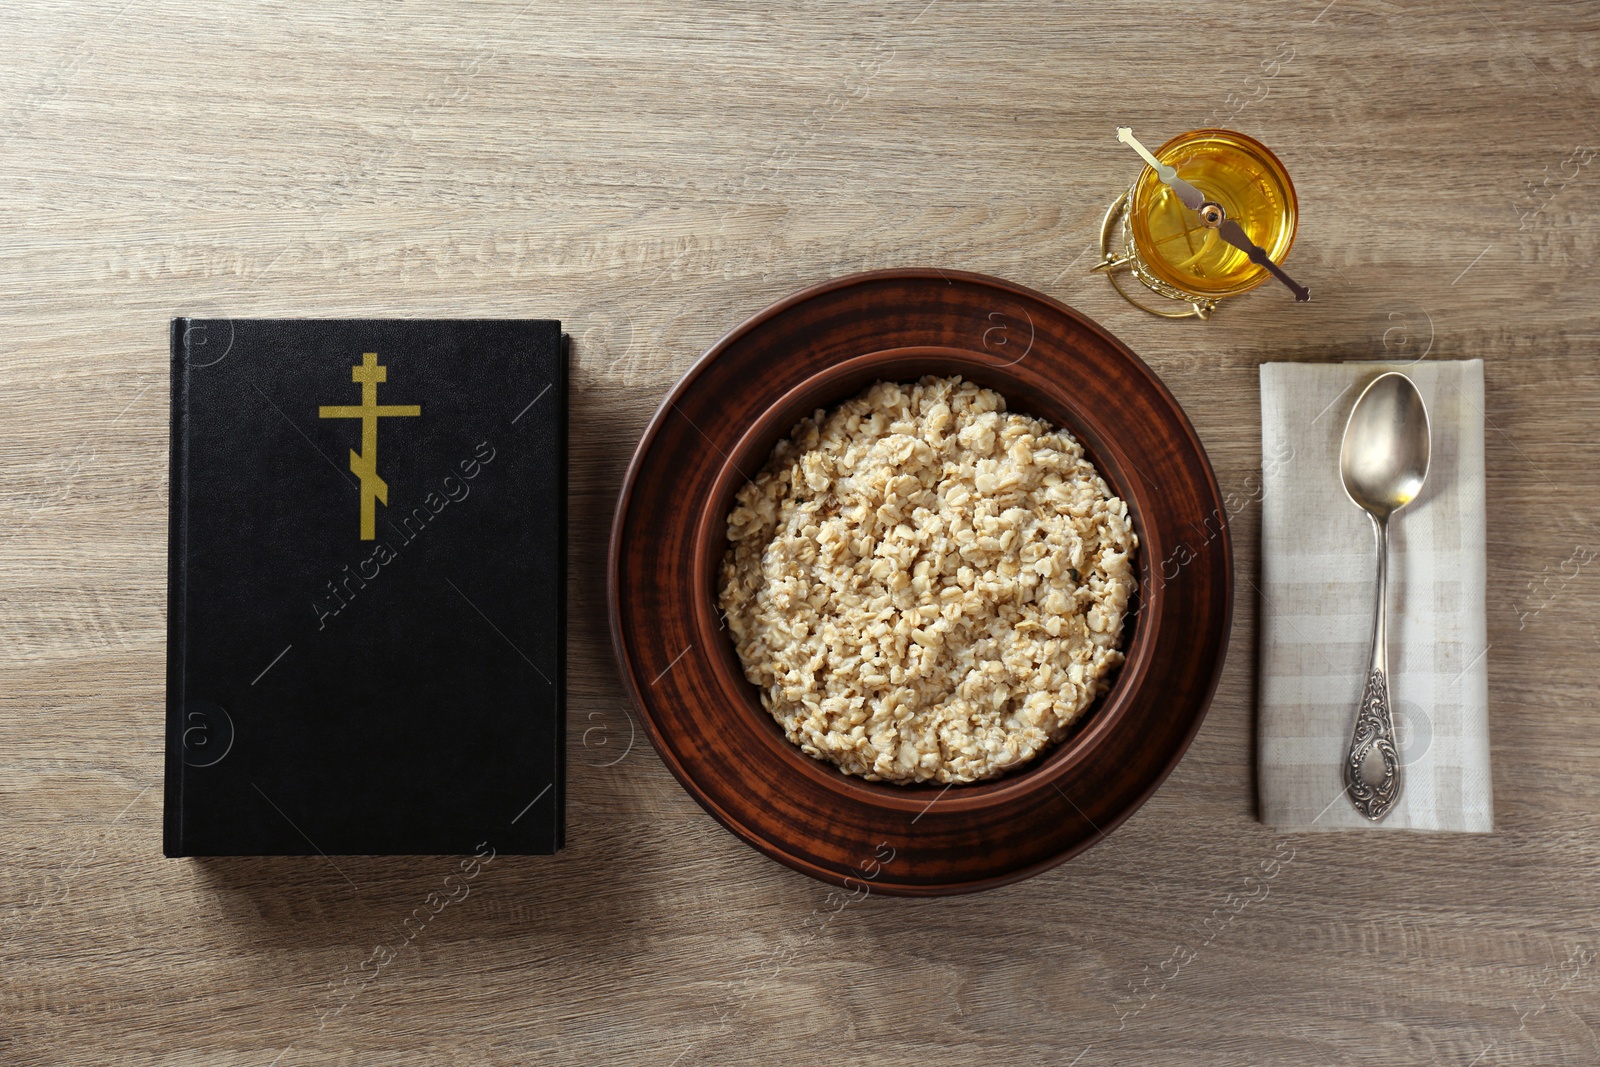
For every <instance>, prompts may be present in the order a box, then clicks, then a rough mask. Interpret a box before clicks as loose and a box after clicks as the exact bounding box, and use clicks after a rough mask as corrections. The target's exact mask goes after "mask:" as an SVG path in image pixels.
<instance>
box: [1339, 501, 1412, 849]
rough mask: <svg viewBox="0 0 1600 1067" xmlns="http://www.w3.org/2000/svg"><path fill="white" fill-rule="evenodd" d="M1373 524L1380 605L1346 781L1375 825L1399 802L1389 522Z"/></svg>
mask: <svg viewBox="0 0 1600 1067" xmlns="http://www.w3.org/2000/svg"><path fill="white" fill-rule="evenodd" d="M1373 525H1374V526H1375V527H1377V531H1378V605H1377V613H1376V618H1375V619H1374V620H1373V624H1372V662H1371V666H1370V667H1368V669H1367V683H1366V686H1365V687H1364V688H1363V690H1362V693H1361V704H1360V706H1359V707H1358V708H1356V726H1355V731H1354V732H1353V733H1352V734H1351V736H1350V756H1349V758H1348V759H1346V760H1345V764H1344V781H1345V787H1346V788H1347V789H1348V790H1349V792H1350V802H1351V803H1352V804H1354V805H1355V806H1356V810H1357V811H1359V812H1360V813H1361V814H1363V815H1365V816H1366V817H1367V818H1369V819H1371V820H1372V821H1373V822H1377V821H1378V820H1380V819H1382V818H1383V817H1384V816H1385V815H1387V814H1389V809H1390V808H1392V807H1394V802H1395V801H1396V800H1398V799H1400V755H1399V753H1398V752H1397V751H1396V749H1395V744H1394V715H1393V712H1392V711H1391V708H1390V704H1389V626H1388V622H1389V618H1388V616H1389V608H1388V601H1389V595H1388V594H1389V589H1388V585H1389V524H1388V523H1387V522H1385V521H1383V520H1381V519H1378V518H1377V517H1376V516H1374V517H1373ZM1373 749H1377V751H1378V756H1379V758H1380V759H1382V760H1383V778H1382V780H1381V781H1379V782H1378V783H1377V784H1376V785H1369V784H1368V783H1367V780H1366V778H1365V777H1364V776H1363V774H1362V768H1363V767H1364V766H1365V765H1366V762H1367V756H1368V754H1370V753H1371V752H1372V751H1373Z"/></svg>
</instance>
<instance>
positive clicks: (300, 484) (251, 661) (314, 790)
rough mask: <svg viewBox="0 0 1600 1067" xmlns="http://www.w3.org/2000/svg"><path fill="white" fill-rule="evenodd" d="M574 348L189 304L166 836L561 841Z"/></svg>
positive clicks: (447, 325)
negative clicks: (213, 315) (256, 316)
mask: <svg viewBox="0 0 1600 1067" xmlns="http://www.w3.org/2000/svg"><path fill="white" fill-rule="evenodd" d="M565 357H566V351H565V338H564V337H562V335H561V327H560V324H559V323H556V322H546V321H516V320H503V321H502V320H412V321H403V320H365V319H361V320H301V319H284V320H232V321H230V320H225V319H221V320H200V319H176V320H174V321H173V323H172V469H171V497H170V505H169V507H170V523H171V526H170V541H169V545H168V552H169V556H168V604H167V763H166V811H165V835H164V836H165V842H164V844H165V851H166V854H167V855H169V856H191V855H315V854H318V853H321V854H324V855H333V854H339V853H368V854H467V853H473V852H476V851H478V850H479V848H480V846H482V845H484V844H487V845H488V846H489V847H491V848H493V849H495V850H496V851H497V852H500V853H549V852H554V851H556V850H557V849H559V848H560V847H561V845H562V835H563V828H564V782H563V775H564V770H565V767H564V760H565V718H566V716H565V681H566V678H565V659H566V657H565V649H564V631H565V603H566V580H565V575H566V565H565V560H566V544H565V541H566V533H565V531H566V401H567V376H566V358H565Z"/></svg>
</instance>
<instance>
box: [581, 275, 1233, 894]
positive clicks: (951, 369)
mask: <svg viewBox="0 0 1600 1067" xmlns="http://www.w3.org/2000/svg"><path fill="white" fill-rule="evenodd" d="M927 374H935V375H945V376H948V375H960V376H962V377H963V378H966V379H968V380H971V381H974V382H976V383H978V384H979V385H983V386H987V387H989V388H991V389H994V390H995V391H997V392H999V393H1000V394H1001V395H1003V396H1004V397H1005V398H1006V401H1007V407H1008V408H1009V409H1010V410H1014V411H1022V412H1026V413H1027V414H1030V415H1034V416H1037V417H1040V418H1043V419H1046V420H1048V421H1049V422H1051V423H1053V424H1054V425H1056V426H1059V427H1061V428H1063V429H1066V430H1068V431H1069V432H1071V433H1072V434H1073V435H1074V436H1075V437H1076V438H1077V439H1078V440H1079V442H1081V443H1082V444H1083V446H1084V448H1085V450H1086V451H1087V452H1088V454H1089V456H1090V458H1091V459H1092V460H1093V462H1094V464H1095V466H1096V468H1097V469H1098V470H1099V472H1100V473H1101V475H1102V477H1104V478H1105V480H1106V482H1107V484H1108V485H1110V486H1111V488H1112V490H1113V491H1114V492H1116V493H1117V494H1118V495H1119V496H1121V497H1122V498H1123V499H1124V500H1126V501H1127V502H1128V505H1129V511H1130V514H1131V516H1132V519H1133V525H1134V529H1135V531H1136V532H1137V533H1138V535H1139V540H1140V547H1139V552H1138V559H1137V564H1138V572H1139V576H1140V592H1139V595H1138V597H1137V599H1136V601H1135V603H1134V605H1133V606H1132V608H1131V609H1130V622H1129V624H1128V625H1127V627H1125V629H1124V634H1123V649H1124V651H1125V653H1126V656H1127V662H1126V663H1125V664H1124V665H1123V667H1122V668H1121V669H1120V671H1119V672H1118V673H1117V674H1116V675H1115V676H1114V681H1113V684H1112V687H1111V690H1110V691H1109V692H1108V693H1107V694H1106V695H1105V696H1103V697H1102V698H1101V699H1100V700H1098V701H1097V702H1096V703H1095V705H1094V706H1093V707H1091V708H1090V709H1089V711H1088V712H1087V713H1086V714H1085V715H1084V716H1083V717H1082V718H1081V719H1080V720H1079V722H1078V723H1077V724H1075V726H1074V729H1073V731H1072V733H1070V734H1069V736H1068V737H1067V738H1066V739H1064V740H1063V741H1062V742H1061V743H1059V744H1057V745H1056V746H1054V747H1052V748H1051V749H1049V750H1047V751H1046V752H1045V753H1043V754H1041V755H1040V756H1039V757H1038V758H1036V759H1035V760H1034V761H1033V762H1032V763H1030V764H1027V765H1025V766H1024V767H1021V768H1018V769H1017V770H1015V771H1012V772H1011V773H1010V774H1007V775H1005V776H1003V777H1000V778H997V779H993V780H990V781H985V782H978V783H973V784H968V785H955V786H942V785H917V786H901V785H894V784H891V783H884V782H868V781H866V780H864V779H861V778H858V777H855V776H852V775H846V774H843V773H842V772H840V771H838V770H837V769H836V768H834V767H833V765H832V764H829V763H824V762H821V761H819V760H815V759H812V758H811V757H809V756H807V755H805V754H804V753H803V752H801V751H800V750H799V749H798V748H797V747H795V746H794V745H792V744H790V743H789V742H788V741H787V740H786V739H785V738H784V736H783V732H782V730H781V729H780V728H779V726H778V724H777V723H776V722H775V721H774V720H773V718H772V716H771V715H770V714H768V712H767V711H766V710H765V709H764V708H763V707H762V706H761V700H760V694H759V692H758V690H757V689H756V687H755V686H754V685H753V684H751V683H750V682H749V681H747V680H746V679H745V677H744V672H743V670H742V668H741V666H740V664H739V661H738V657H737V655H736V654H735V652H734V648H733V644H732V641H731V639H730V637H729V635H728V633H727V632H726V630H725V628H724V626H723V621H722V619H721V615H720V612H719V610H718V608H717V579H718V571H719V568H720V565H721V562H722V558H723V555H724V553H725V552H726V550H727V545H728V542H727V537H726V523H727V516H728V513H729V511H730V510H731V509H732V505H733V497H734V494H735V493H736V492H737V490H738V489H739V487H740V486H742V485H743V484H744V483H745V480H746V479H747V478H748V477H749V476H751V475H753V474H754V473H756V472H757V471H759V470H760V469H761V468H762V467H763V466H764V465H765V463H766V461H767V458H768V456H769V455H770V454H771V451H772V448H773V446H774V445H775V444H776V443H777V442H778V440H779V439H781V438H782V437H784V436H786V435H787V434H788V433H789V432H790V430H791V429H792V428H793V427H794V425H795V423H796V422H797V421H799V420H800V419H801V418H802V417H804V416H805V415H808V414H810V413H812V412H813V411H815V410H816V409H818V408H827V407H831V406H833V405H835V404H837V403H839V402H841V401H843V400H846V399H849V398H850V397H852V396H855V395H857V394H858V393H860V392H861V391H862V390H863V389H864V388H866V387H867V386H868V385H870V384H871V383H872V382H874V381H879V380H885V381H902V382H909V381H915V380H916V379H917V378H920V377H922V376H923V375H927ZM1223 514H1224V513H1223V510H1222V506H1221V501H1220V497H1219V494H1218V491H1217V486H1216V481H1215V478H1214V476H1213V475H1212V473H1211V470H1210V466H1209V464H1208V462H1207V461H1206V458H1205V454H1204V451H1203V450H1202V449H1201V447H1200V444H1199V441H1198V440H1197V439H1196V438H1195V435H1194V432H1193V429H1192V428H1191V427H1190V426H1189V424H1188V421H1187V419H1185V418H1184V416H1183V414H1182V411H1181V409H1179V408H1178V405H1177V403H1176V402H1175V401H1174V400H1173V399H1172V397H1171V396H1170V394H1168V393H1167V391H1166V390H1165V388H1164V387H1162V386H1161V384H1160V382H1159V380H1157V379H1156V378H1155V376H1154V374H1152V373H1151V372H1150V370H1149V368H1147V367H1145V366H1144V364H1143V363H1142V362H1140V361H1139V359H1138V358H1137V357H1136V356H1134V355H1133V354H1132V353H1131V352H1129V351H1128V350H1127V349H1126V348H1125V347H1123V346H1122V345H1121V344H1120V343H1119V342H1117V341H1115V339H1113V338H1111V337H1110V335H1109V334H1106V333H1104V332H1103V331H1101V330H1100V329H1099V328H1098V327H1097V326H1095V325H1094V324H1093V323H1091V322H1089V321H1088V320H1087V319H1085V318H1083V317H1082V316H1081V315H1079V314H1078V313H1076V312H1074V311H1072V310H1071V309H1069V308H1066V307H1065V306H1063V305H1061V304H1058V303H1056V302H1054V301H1052V300H1050V299H1049V298H1047V297H1044V296H1041V295H1039V294H1037V293H1032V292H1030V291H1028V290H1026V289H1022V288H1020V287H1017V286H1012V285H1010V284H1008V283H1005V282H1000V281H997V280H995V279H989V278H984V277H982V276H979V275H966V274H959V273H956V272H949V271H945V272H938V271H892V272H877V273H875V274H869V275H861V276H857V277H855V278H846V279H840V280H838V281H835V282H830V283H827V284H825V285H821V286H817V287H815V288H813V289H810V290H807V291H805V292H803V293H800V294H798V295H797V296H794V297H791V298H789V299H788V300H786V301H784V302H782V303H780V304H778V305H776V306H774V307H773V308H770V309H768V310H767V311H765V312H762V313H761V314H760V315H757V316H756V317H755V318H754V319H752V320H750V321H749V322H747V323H745V324H744V325H743V326H741V327H739V328H738V329H737V330H735V331H734V332H733V333H731V334H729V335H728V337H726V338H724V339H723V340H722V341H721V342H719V343H718V344H717V345H716V346H715V347H714V348H713V349H712V350H711V351H710V352H709V353H707V355H706V356H705V357H704V358H703V359H702V360H701V361H700V362H699V363H698V364H696V366H695V367H694V368H693V369H691V370H690V372H689V373H688V374H687V375H685V377H684V379H683V380H682V381H681V382H680V383H679V384H678V386H677V387H676V388H675V389H674V390H673V392H672V394H671V395H669V397H668V398H667V400H666V402H665V403H664V404H663V405H662V408H661V410H660V412H658V414H657V416H656V418H655V420H654V421H653V422H652V423H651V426H650V428H649V429H648V430H647V431H646V433H645V436H644V439H643V440H642V441H641V443H640V446H639V450H638V452H637V453H636V455H635V457H634V461H633V464H632V466H631V467H630V468H629V472H628V476H627V479H626V481H625V483H624V486H623V491H622V496H621V499H620V501H619V503H618V507H617V516H616V522H615V525H614V527H613V532H612V542H611V557H610V574H609V577H610V589H609V592H610V609H611V623H612V635H613V640H614V642H615V645H616V651H617V656H618V660H619V663H620V664H621V666H622V670H623V677H624V679H625V681H626V682H627V684H628V687H629V689H630V691H631V693H632V695H633V697H634V700H635V703H636V704H637V706H638V707H639V710H640V712H641V714H642V716H643V720H644V723H645V726H646V730H647V732H648V733H649V735H650V737H651V740H652V742H653V743H654V744H655V746H656V749H657V751H658V752H659V753H660V754H661V756H662V759H663V760H664V761H665V762H666V764H667V766H668V767H669V768H671V769H672V771H673V773H674V774H675V775H677V777H678V778H679V780H680V781H681V782H682V783H683V784H684V786H685V788H686V789H688V791H689V792H690V794H691V795H693V796H694V797H695V799H697V800H698V801H699V802H700V803H701V804H702V805H704V806H705V807H706V809H707V810H708V811H710V812H711V814H712V815H714V816H715V817H716V818H717V819H718V820H720V821H721V822H722V823H723V824H724V825H725V826H727V827H728V828H729V829H730V830H732V831H733V832H734V833H736V834H738V835H739V836H740V837H742V838H743V839H745V840H746V841H748V842H749V843H751V844H752V845H754V846H755V847H757V848H758V849H760V850H762V851H763V852H766V853H767V854H768V855H771V856H773V857H774V858H776V859H778V860H780V861H782V862H784V863H786V864H788V865H789V866H791V867H794V868H795V869H797V870H800V871H803V872H804V873H806V874H810V875H812V876H814V877H818V878H822V879H825V880H827V881H832V882H835V883H838V884H841V885H845V886H846V887H847V888H850V889H852V891H855V892H864V891H872V890H877V891H880V892H889V893H901V894H936V893H952V892H964V891H971V890H975V889H982V888H987V887H990V886H994V885H1001V884H1004V883H1006V882H1010V881H1015V880H1017V879H1019V878H1022V877H1026V876H1027V875H1029V874H1032V873H1035V872H1037V871H1040V870H1043V869H1045V868H1047V867H1050V866H1053V865H1054V864H1056V863H1059V862H1061V861H1062V860H1064V859H1066V858H1067V857H1068V856H1071V855H1072V854H1074V853H1076V852H1078V851H1080V850H1082V849H1083V848H1085V847H1087V846H1088V845H1090V844H1092V843H1093V842H1094V841H1095V840H1097V839H1098V838H1099V837H1101V836H1103V835H1104V834H1105V833H1106V832H1109V830H1110V829H1111V828H1112V827H1114V826H1115V825H1117V824H1118V823H1120V822H1121V821H1122V820H1123V819H1124V818H1126V817H1127V816H1128V815H1130V814H1131V813H1132V812H1133V811H1134V810H1136V809H1137V808H1138V806H1139V805H1140V804H1142V803H1143V801H1144V800H1145V799H1146V798H1147V797H1148V796H1149V795H1150V793H1152V792H1153V791H1154V790H1155V788H1156V786H1157V785H1159V784H1160V782H1161V780H1162V779H1163V778H1165V776H1166V774H1167V773H1168V772H1169V771H1170V770H1171V768H1172V767H1173V766H1174V765H1175V764H1176V762H1177V760H1178V759H1179V757H1181V755H1182V753H1183V751H1184V750H1185V749H1186V748H1187V746H1188V743H1189V741H1190V739H1191V738H1192V737H1193V736H1194V733H1195V731H1196V730H1197V729H1198V728H1199V725H1200V721H1201V719H1202V718H1203V716H1204V713H1205V709H1206V706H1207V704H1208V703H1209V700H1210V696H1211V693H1212V690H1213V689H1214V687H1215V684H1216V680H1217V676H1218V674H1219V673H1220V670H1221V666H1222V657H1223V653H1224V650H1225V649H1226V646H1227V636H1228V629H1229V624H1230V619H1231V603H1232V575H1231V566H1232V563H1231V553H1230V549H1229V542H1228V533H1227V528H1226V524H1225V522H1223V521H1221V516H1222V515H1223Z"/></svg>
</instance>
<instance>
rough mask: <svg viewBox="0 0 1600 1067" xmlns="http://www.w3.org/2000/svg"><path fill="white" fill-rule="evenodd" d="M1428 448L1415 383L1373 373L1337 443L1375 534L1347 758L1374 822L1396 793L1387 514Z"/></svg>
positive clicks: (1357, 794)
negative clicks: (1372, 583)
mask: <svg viewBox="0 0 1600 1067" xmlns="http://www.w3.org/2000/svg"><path fill="white" fill-rule="evenodd" d="M1430 451H1431V436H1430V431H1429V427H1428V409H1427V408H1426V407H1425V406H1424V405H1423V403H1422V394H1420V393H1418V392H1417V387H1416V385H1415V384H1413V383H1412V381H1411V379H1410V378H1408V377H1406V376H1405V375H1404V374H1401V373H1399V372H1398V371H1390V372H1389V373H1387V374H1380V375H1379V376H1378V377H1377V378H1374V379H1373V380H1372V383H1371V384H1370V385H1368V386H1367V388H1366V389H1365V390H1363V391H1362V393H1361V396H1360V397H1358V398H1357V399H1356V404H1355V407H1354V408H1352V409H1351V410H1350V419H1349V421H1348V422H1346V423H1345V427H1344V443H1343V444H1341V445H1340V446H1339V476H1340V477H1341V478H1342V479H1343V481H1344V491H1345V493H1347V494H1348V495H1349V497H1350V499H1351V500H1352V501H1354V502H1355V504H1356V506H1358V507H1360V508H1361V509H1362V510H1364V511H1365V512H1366V513H1367V514H1368V515H1369V516H1370V517H1371V519H1372V525H1373V527H1374V528H1375V529H1376V531H1377V535H1378V603H1377V611H1376V615H1375V618H1374V619H1373V623H1372V658H1371V661H1370V664H1369V666H1368V668H1367V678H1366V683H1365V685H1364V686H1363V687H1362V693H1361V704H1360V706H1359V707H1358V708H1357V709H1356V725H1355V730H1354V731H1353V733H1352V734H1351V737H1350V752H1349V755H1348V756H1347V757H1346V759H1345V761H1344V781H1345V788H1346V790H1347V791H1348V792H1349V794H1350V802H1351V803H1352V804H1354V805H1355V807H1356V810H1357V811H1359V812H1360V813H1361V814H1363V815H1365V816H1366V817H1367V818H1368V819H1371V820H1372V821H1373V822H1377V821H1378V820H1379V819H1382V818H1383V817H1384V816H1385V815H1387V814H1388V813H1389V810H1390V809H1391V808H1392V807H1394V803H1395V801H1396V800H1398V799H1399V798H1400V774H1401V772H1400V754H1399V752H1398V751H1397V749H1396V746H1395V736H1394V715H1393V712H1392V710H1391V705H1390V703H1389V627H1388V615H1389V611H1388V584H1389V583H1388V577H1389V520H1390V519H1391V518H1392V517H1393V516H1394V514H1395V512H1397V511H1399V510H1400V509H1401V508H1403V507H1405V506H1406V505H1407V504H1409V503H1411V502H1412V501H1413V500H1415V499H1416V498H1417V494H1418V493H1420V492H1422V483H1423V482H1425V481H1427V479H1428V457H1429V452H1430ZM1369 764H1370V766H1369Z"/></svg>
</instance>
